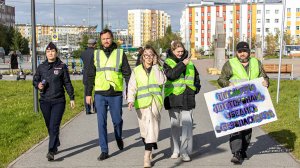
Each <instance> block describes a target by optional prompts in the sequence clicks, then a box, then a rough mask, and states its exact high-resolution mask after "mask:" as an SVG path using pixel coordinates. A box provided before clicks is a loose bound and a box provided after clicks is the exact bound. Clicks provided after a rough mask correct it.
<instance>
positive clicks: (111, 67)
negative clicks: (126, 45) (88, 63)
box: [94, 49, 123, 91]
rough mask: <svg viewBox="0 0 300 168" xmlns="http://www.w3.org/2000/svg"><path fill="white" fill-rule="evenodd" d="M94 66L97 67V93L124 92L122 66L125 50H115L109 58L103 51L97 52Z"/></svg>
mask: <svg viewBox="0 0 300 168" xmlns="http://www.w3.org/2000/svg"><path fill="white" fill-rule="evenodd" d="M94 55H95V56H94V65H95V67H96V77H95V91H106V90H109V88H110V86H112V87H113V88H114V90H115V91H123V75H122V72H121V65H122V60H123V49H115V50H113V52H112V53H111V54H110V56H109V57H108V58H107V57H106V55H105V53H104V51H103V50H95V52H94Z"/></svg>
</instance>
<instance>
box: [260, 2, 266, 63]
mask: <svg viewBox="0 0 300 168" xmlns="http://www.w3.org/2000/svg"><path fill="white" fill-rule="evenodd" d="M265 6H266V1H265V0H264V2H263V11H262V12H263V13H262V43H261V49H262V58H261V61H262V60H263V57H264V55H265V54H264V52H265V51H264V50H265V20H266V19H265V13H266V12H265V10H266V9H265Z"/></svg>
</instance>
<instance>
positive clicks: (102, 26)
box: [101, 0, 104, 30]
mask: <svg viewBox="0 0 300 168" xmlns="http://www.w3.org/2000/svg"><path fill="white" fill-rule="evenodd" d="M103 28H104V25H103V0H101V29H102V30H103Z"/></svg>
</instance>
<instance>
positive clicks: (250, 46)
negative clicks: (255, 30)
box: [249, 0, 252, 55]
mask: <svg viewBox="0 0 300 168" xmlns="http://www.w3.org/2000/svg"><path fill="white" fill-rule="evenodd" d="M249 13H250V33H249V34H250V36H249V37H250V39H249V48H250V55H251V50H252V0H250V11H249Z"/></svg>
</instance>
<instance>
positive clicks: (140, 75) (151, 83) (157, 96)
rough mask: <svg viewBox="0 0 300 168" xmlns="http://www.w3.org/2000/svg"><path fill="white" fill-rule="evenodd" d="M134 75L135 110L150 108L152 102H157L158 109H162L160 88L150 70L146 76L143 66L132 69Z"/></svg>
mask: <svg viewBox="0 0 300 168" xmlns="http://www.w3.org/2000/svg"><path fill="white" fill-rule="evenodd" d="M133 71H134V74H135V78H136V84H137V93H136V99H135V101H134V106H135V108H136V109H140V108H147V107H149V106H151V104H152V102H153V100H155V102H158V104H157V105H158V107H159V108H160V107H162V104H163V100H162V88H161V87H160V86H159V85H158V82H157V80H156V76H155V74H154V72H153V70H152V69H151V72H150V74H147V73H146V71H145V70H144V68H143V65H142V64H141V65H139V66H137V67H136V68H134V70H133Z"/></svg>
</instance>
